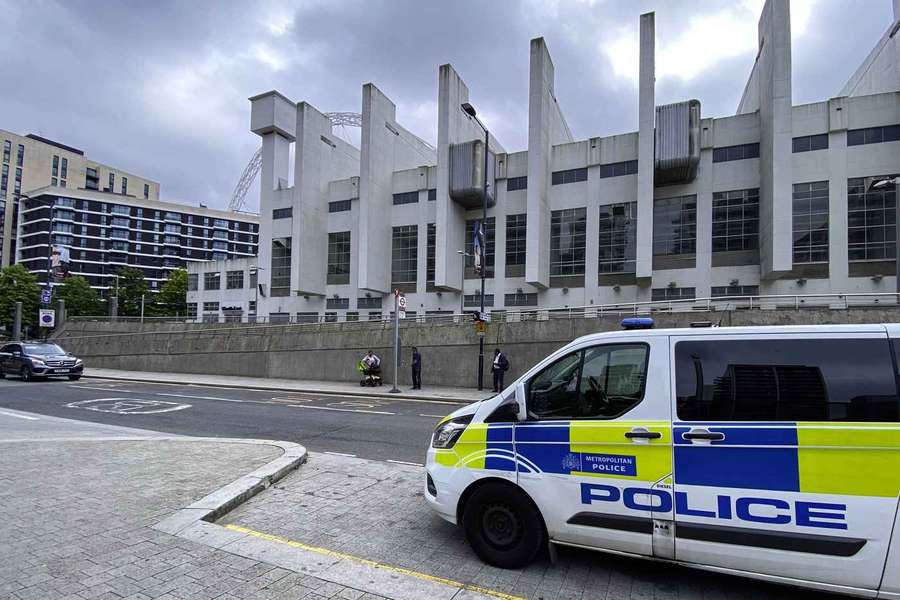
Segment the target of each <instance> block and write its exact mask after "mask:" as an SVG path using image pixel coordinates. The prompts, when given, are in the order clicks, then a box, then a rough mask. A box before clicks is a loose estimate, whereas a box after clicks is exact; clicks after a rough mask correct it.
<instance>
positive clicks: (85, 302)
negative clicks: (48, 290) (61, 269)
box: [53, 275, 103, 317]
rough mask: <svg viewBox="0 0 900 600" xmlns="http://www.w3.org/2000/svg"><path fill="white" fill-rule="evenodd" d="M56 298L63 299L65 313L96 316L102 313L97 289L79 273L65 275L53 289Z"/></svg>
mask: <svg viewBox="0 0 900 600" xmlns="http://www.w3.org/2000/svg"><path fill="white" fill-rule="evenodd" d="M53 293H54V294H55V296H56V298H57V299H59V300H65V302H66V313H67V314H69V315H70V316H73V317H77V316H96V315H101V314H103V307H102V306H101V303H100V297H99V296H98V295H97V291H96V290H95V289H94V288H92V287H91V284H90V283H88V280H87V279H85V278H84V277H82V276H81V275H73V276H71V277H67V278H66V280H65V281H64V282H63V283H62V285H60V286H58V287H56V288H55V289H54V290H53Z"/></svg>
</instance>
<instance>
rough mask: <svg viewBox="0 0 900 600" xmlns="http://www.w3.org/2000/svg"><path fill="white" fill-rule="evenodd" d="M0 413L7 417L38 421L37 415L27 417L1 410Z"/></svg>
mask: <svg viewBox="0 0 900 600" xmlns="http://www.w3.org/2000/svg"><path fill="white" fill-rule="evenodd" d="M0 415H6V416H7V417H15V418H17V419H25V420H26V421H40V419H38V418H37V417H27V416H25V415H17V414H15V413H10V412H2V411H0Z"/></svg>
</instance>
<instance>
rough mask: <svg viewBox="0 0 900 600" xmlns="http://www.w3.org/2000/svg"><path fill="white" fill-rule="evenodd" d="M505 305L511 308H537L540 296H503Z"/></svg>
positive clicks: (517, 294) (520, 293)
mask: <svg viewBox="0 0 900 600" xmlns="http://www.w3.org/2000/svg"><path fill="white" fill-rule="evenodd" d="M503 304H504V305H506V306H507V307H510V306H537V304H538V295H537V294H526V293H522V292H516V293H515V294H505V295H504V296H503Z"/></svg>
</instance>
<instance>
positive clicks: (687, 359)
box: [675, 338, 900, 422]
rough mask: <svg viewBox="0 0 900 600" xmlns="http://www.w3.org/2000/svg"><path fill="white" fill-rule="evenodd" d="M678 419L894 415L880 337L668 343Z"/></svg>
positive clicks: (885, 345) (898, 408)
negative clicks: (671, 345) (672, 345)
mask: <svg viewBox="0 0 900 600" xmlns="http://www.w3.org/2000/svg"><path fill="white" fill-rule="evenodd" d="M675 368H676V374H675V378H676V402H677V406H676V410H677V414H678V418H679V419H681V420H682V421H860V422H897V421H900V401H898V396H897V383H896V378H895V374H894V365H893V359H892V356H891V351H890V346H889V342H888V341H887V340H886V339H821V338H819V339H778V340H767V339H754V340H727V339H721V340H702V341H693V340H691V341H682V342H678V343H677V344H675Z"/></svg>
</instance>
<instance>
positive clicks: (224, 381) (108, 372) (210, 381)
mask: <svg viewBox="0 0 900 600" xmlns="http://www.w3.org/2000/svg"><path fill="white" fill-rule="evenodd" d="M84 374H85V377H98V378H103V379H120V380H124V381H144V382H150V383H178V384H191V385H202V386H211V387H224V388H228V387H233V388H248V389H250V388H252V389H258V390H276V391H291V392H307V393H318V394H335V395H345V396H368V397H372V396H375V397H384V398H407V399H413V400H433V401H444V402H452V403H459V404H468V403H470V402H475V401H478V400H483V399H485V398H489V397H491V395H492V393H491V391H490V390H486V391H483V392H479V391H478V390H475V389H472V388H455V387H426V388H425V389H423V390H410V389H409V388H407V387H402V388H400V393H399V394H390V393H388V390H389V389H391V386H390V384H389V383H385V385H383V386H381V387H375V388H369V387H366V388H363V387H360V386H359V383H354V382H350V383H347V382H341V381H309V380H299V379H270V378H267V377H234V376H230V375H196V374H193V373H154V372H151V371H120V370H117V369H94V368H88V369H85V373H84Z"/></svg>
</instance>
